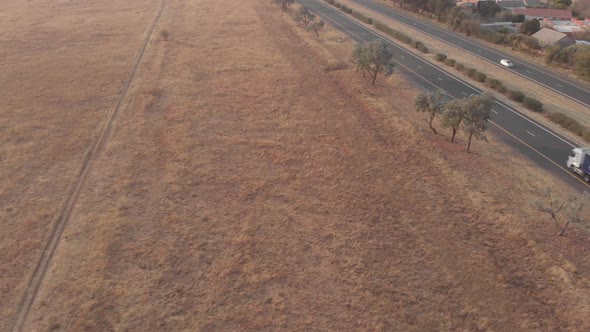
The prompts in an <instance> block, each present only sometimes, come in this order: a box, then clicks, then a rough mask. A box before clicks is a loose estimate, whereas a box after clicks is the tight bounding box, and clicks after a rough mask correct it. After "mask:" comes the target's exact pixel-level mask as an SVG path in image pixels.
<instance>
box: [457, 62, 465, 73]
mask: <svg viewBox="0 0 590 332" xmlns="http://www.w3.org/2000/svg"><path fill="white" fill-rule="evenodd" d="M455 69H457V70H458V71H463V69H465V65H464V64H462V63H456V64H455Z"/></svg>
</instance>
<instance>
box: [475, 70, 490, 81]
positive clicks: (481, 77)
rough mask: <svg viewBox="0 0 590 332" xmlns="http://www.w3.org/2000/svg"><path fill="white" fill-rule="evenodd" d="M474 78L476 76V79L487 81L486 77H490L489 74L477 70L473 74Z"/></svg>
mask: <svg viewBox="0 0 590 332" xmlns="http://www.w3.org/2000/svg"><path fill="white" fill-rule="evenodd" d="M473 78H475V80H476V81H478V82H485V80H486V78H488V76H487V75H486V74H484V73H480V72H475V74H474V75H473Z"/></svg>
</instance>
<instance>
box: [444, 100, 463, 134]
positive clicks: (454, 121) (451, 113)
mask: <svg viewBox="0 0 590 332" xmlns="http://www.w3.org/2000/svg"><path fill="white" fill-rule="evenodd" d="M466 101H467V99H459V100H453V101H452V102H450V103H447V104H446V105H445V107H444V110H443V114H442V121H441V126H442V127H443V128H450V129H451V130H452V132H453V133H452V135H451V143H453V141H454V140H455V135H456V134H457V130H459V128H460V127H461V122H463V117H464V116H465V109H466V104H467V103H466Z"/></svg>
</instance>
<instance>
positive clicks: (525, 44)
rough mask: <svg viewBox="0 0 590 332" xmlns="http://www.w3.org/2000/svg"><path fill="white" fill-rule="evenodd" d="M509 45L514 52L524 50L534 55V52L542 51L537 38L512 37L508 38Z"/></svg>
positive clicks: (521, 35)
mask: <svg viewBox="0 0 590 332" xmlns="http://www.w3.org/2000/svg"><path fill="white" fill-rule="evenodd" d="M508 43H509V44H510V46H511V47H512V49H513V50H522V51H525V52H530V53H533V52H534V51H536V50H539V49H541V45H539V41H538V40H537V39H536V38H534V37H531V36H527V35H523V34H512V35H510V37H508Z"/></svg>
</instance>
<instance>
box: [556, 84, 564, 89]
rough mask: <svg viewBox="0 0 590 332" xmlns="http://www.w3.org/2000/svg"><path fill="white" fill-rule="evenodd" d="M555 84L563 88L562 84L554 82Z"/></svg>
mask: <svg viewBox="0 0 590 332" xmlns="http://www.w3.org/2000/svg"><path fill="white" fill-rule="evenodd" d="M555 85H557V86H558V87H560V88H563V85H561V84H559V83H555Z"/></svg>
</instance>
